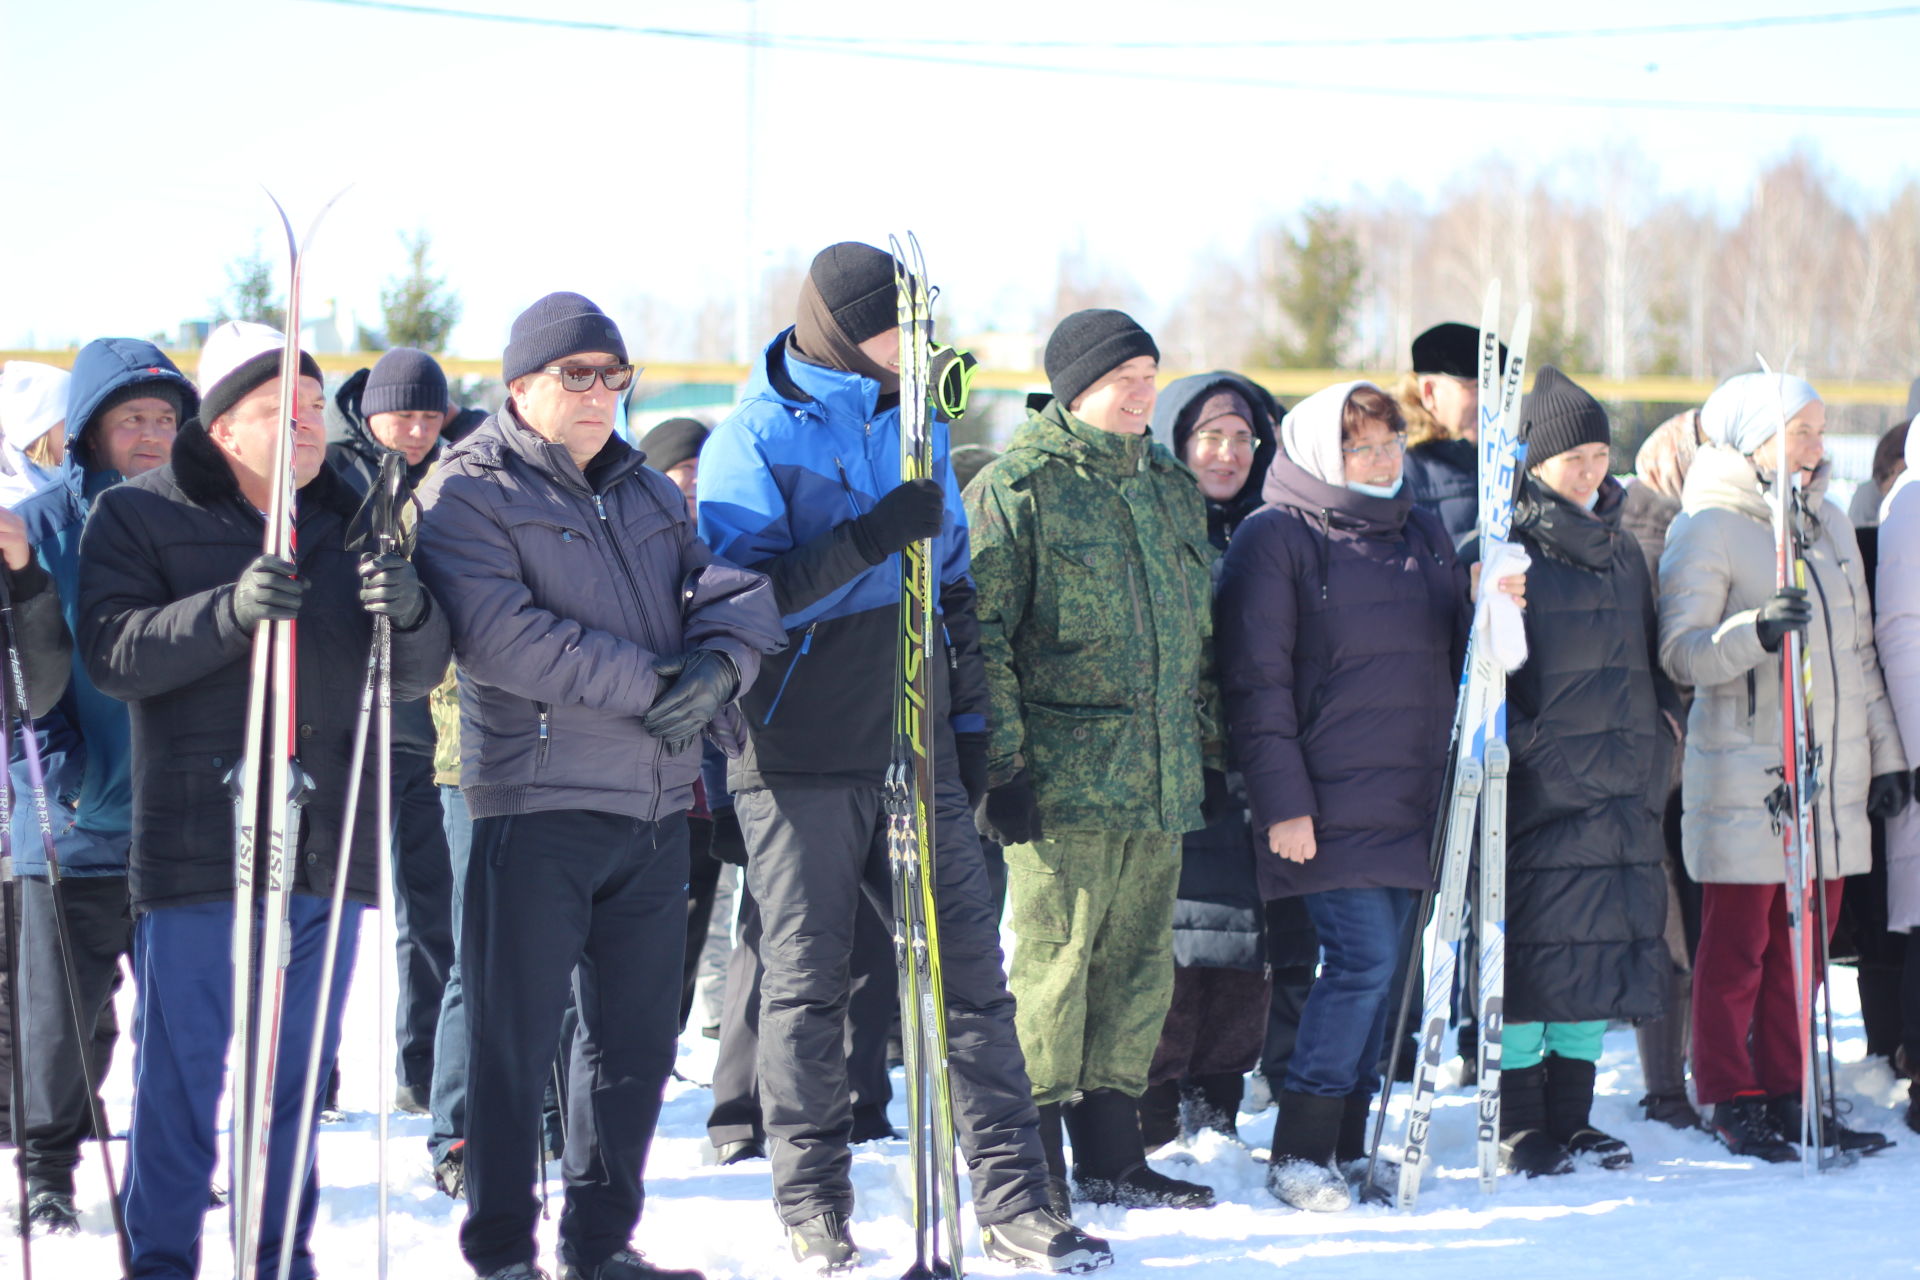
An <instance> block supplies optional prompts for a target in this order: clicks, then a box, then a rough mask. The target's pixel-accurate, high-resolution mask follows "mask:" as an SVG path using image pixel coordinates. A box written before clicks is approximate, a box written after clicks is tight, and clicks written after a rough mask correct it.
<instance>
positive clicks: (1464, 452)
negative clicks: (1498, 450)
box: [1401, 440, 1480, 547]
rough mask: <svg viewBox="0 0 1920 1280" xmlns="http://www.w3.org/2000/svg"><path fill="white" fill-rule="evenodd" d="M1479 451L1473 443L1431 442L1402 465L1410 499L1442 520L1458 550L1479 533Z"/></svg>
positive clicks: (1410, 454)
mask: <svg viewBox="0 0 1920 1280" xmlns="http://www.w3.org/2000/svg"><path fill="white" fill-rule="evenodd" d="M1479 450H1480V447H1479V446H1478V445H1476V444H1475V443H1474V442H1473V441H1471V440H1428V441H1426V442H1425V443H1424V444H1417V445H1414V446H1413V447H1412V448H1411V449H1408V450H1407V457H1406V461H1405V462H1404V463H1402V464H1401V474H1403V475H1404V476H1406V481H1407V484H1406V494H1407V496H1408V497H1409V498H1412V499H1413V500H1414V502H1415V503H1416V504H1418V505H1419V506H1421V507H1423V508H1425V509H1426V510H1428V511H1430V512H1432V513H1433V514H1434V515H1436V516H1438V517H1439V518H1440V523H1441V524H1443V525H1445V526H1446V530H1447V536H1448V537H1450V538H1452V539H1453V545H1454V546H1455V547H1461V546H1465V545H1466V542H1467V539H1469V538H1471V537H1473V535H1474V534H1475V533H1476V532H1478V531H1479V525H1480V480H1479V476H1480V452H1479Z"/></svg>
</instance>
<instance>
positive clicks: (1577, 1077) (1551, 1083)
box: [1541, 1053, 1633, 1169]
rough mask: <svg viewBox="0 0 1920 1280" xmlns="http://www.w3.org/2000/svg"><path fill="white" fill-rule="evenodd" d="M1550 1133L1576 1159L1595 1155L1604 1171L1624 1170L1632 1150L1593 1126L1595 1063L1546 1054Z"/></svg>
mask: <svg viewBox="0 0 1920 1280" xmlns="http://www.w3.org/2000/svg"><path fill="white" fill-rule="evenodd" d="M1541 1065H1542V1066H1544V1067H1545V1068H1546V1069H1547V1132H1548V1133H1550V1134H1552V1135H1553V1137H1554V1140H1555V1141H1557V1142H1558V1143H1559V1144H1560V1145H1561V1146H1563V1147H1565V1148H1566V1149H1567V1152H1568V1154H1570V1155H1574V1156H1592V1157H1594V1159H1596V1160H1597V1161H1599V1163H1600V1167H1601V1168H1602V1169H1625V1168H1627V1167H1628V1166H1629V1165H1631V1164H1632V1163H1633V1151H1632V1149H1631V1148H1629V1147H1628V1146H1627V1144H1626V1143H1624V1142H1622V1141H1620V1139H1618V1138H1616V1137H1614V1136H1613V1135H1612V1134H1607V1133H1602V1132H1600V1130H1598V1129H1596V1128H1594V1127H1593V1119H1592V1116H1593V1077H1594V1074H1595V1067H1594V1064H1593V1063H1591V1062H1582V1061H1581V1060H1580V1059H1578V1058H1563V1057H1561V1056H1560V1055H1559V1054H1557V1053H1550V1054H1548V1055H1547V1059H1546V1061H1545V1062H1543V1063H1542V1064H1541Z"/></svg>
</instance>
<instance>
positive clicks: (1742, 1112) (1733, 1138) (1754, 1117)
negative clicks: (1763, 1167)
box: [1707, 1093, 1800, 1164]
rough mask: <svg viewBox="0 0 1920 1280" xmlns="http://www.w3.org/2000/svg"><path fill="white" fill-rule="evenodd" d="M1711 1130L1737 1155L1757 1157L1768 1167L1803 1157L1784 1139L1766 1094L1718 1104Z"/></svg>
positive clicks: (1709, 1124) (1736, 1097) (1737, 1097)
mask: <svg viewBox="0 0 1920 1280" xmlns="http://www.w3.org/2000/svg"><path fill="white" fill-rule="evenodd" d="M1707 1131H1708V1132H1709V1133H1711V1134H1713V1136H1714V1137H1716V1138H1718V1139H1720V1141H1721V1142H1723V1143H1725V1144H1726V1148H1727V1150H1728V1151H1730V1152H1732V1153H1733V1154H1734V1155H1736V1156H1754V1157H1756V1158H1758V1159H1761V1160H1765V1161H1766V1162H1767V1163H1768V1164H1789V1163H1791V1162H1792V1161H1795V1160H1798V1159H1799V1158H1800V1156H1799V1153H1798V1152H1796V1151H1795V1150H1794V1149H1793V1147H1792V1145H1791V1144H1790V1143H1788V1142H1787V1140H1786V1139H1785V1138H1784V1137H1782V1136H1781V1134H1780V1126H1779V1125H1778V1124H1776V1123H1775V1122H1774V1119H1773V1115H1772V1113H1771V1112H1769V1111H1768V1110H1767V1099H1766V1097H1765V1096H1764V1095H1762V1094H1758V1093H1741V1094H1735V1095H1734V1096H1733V1097H1732V1098H1731V1099H1729V1100H1728V1101H1726V1102H1716V1103H1714V1104H1713V1114H1712V1115H1711V1117H1710V1118H1709V1119H1708V1120H1707Z"/></svg>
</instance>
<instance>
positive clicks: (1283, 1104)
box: [1267, 1089, 1353, 1213]
mask: <svg viewBox="0 0 1920 1280" xmlns="http://www.w3.org/2000/svg"><path fill="white" fill-rule="evenodd" d="M1346 1108H1347V1099H1345V1098H1323V1097H1321V1096H1319V1095H1318V1094H1313V1093H1295V1092H1293V1091H1292V1090H1291V1089H1288V1090H1284V1091H1282V1092H1281V1094H1280V1118H1279V1119H1278V1120H1276V1121H1275V1122H1274V1125H1273V1157H1272V1159H1271V1160H1269V1161H1268V1163H1267V1190H1269V1191H1271V1192H1272V1193H1273V1194H1274V1196H1275V1197H1276V1198H1277V1199H1279V1200H1280V1201H1281V1202H1282V1203H1284V1204H1290V1205H1292V1206H1293V1207H1294V1208H1296V1209H1305V1210H1307V1211H1308V1212H1311V1213H1338V1212H1339V1211H1340V1210H1342V1209H1345V1208H1347V1207H1348V1206H1350V1205H1351V1204H1352V1203H1353V1193H1352V1192H1351V1191H1349V1190H1348V1189H1347V1180H1346V1178H1345V1176H1344V1175H1342V1174H1341V1172H1340V1171H1339V1170H1338V1169H1336V1168H1334V1167H1333V1155H1334V1147H1335V1145H1336V1144H1337V1143H1338V1142H1339V1140H1340V1122H1341V1118H1342V1114H1343V1113H1344V1112H1345V1111H1346Z"/></svg>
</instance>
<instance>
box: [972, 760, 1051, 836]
mask: <svg viewBox="0 0 1920 1280" xmlns="http://www.w3.org/2000/svg"><path fill="white" fill-rule="evenodd" d="M974 825H975V826H977V827H979V828H980V834H981V835H983V836H985V837H986V838H987V839H989V840H992V841H994V842H995V843H997V844H1003V845H1006V844H1032V843H1033V842H1034V841H1036V840H1039V839H1041V838H1042V833H1041V831H1040V800H1039V797H1037V796H1035V795H1034V794H1033V777H1032V776H1031V775H1030V774H1028V772H1027V771H1026V770H1025V769H1022V770H1021V771H1020V772H1018V773H1016V774H1014V775H1013V777H1011V778H1009V779H1007V780H1006V781H1005V782H1003V783H1001V784H1000V785H999V786H997V787H994V788H993V789H991V790H990V791H988V792H987V798H986V799H985V800H982V801H981V802H980V808H979V809H978V810H977V811H975V813H974Z"/></svg>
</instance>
